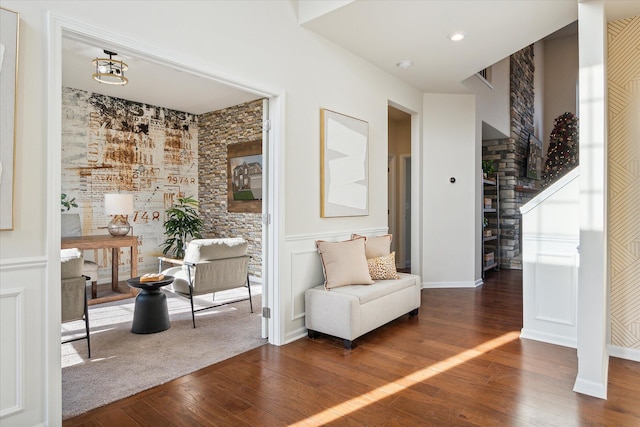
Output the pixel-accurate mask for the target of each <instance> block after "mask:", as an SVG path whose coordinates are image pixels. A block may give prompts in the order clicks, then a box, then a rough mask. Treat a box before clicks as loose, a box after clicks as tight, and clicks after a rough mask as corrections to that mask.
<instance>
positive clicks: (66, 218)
mask: <svg viewBox="0 0 640 427" xmlns="http://www.w3.org/2000/svg"><path fill="white" fill-rule="evenodd" d="M60 223H61V224H60V225H61V227H60V228H61V235H62V237H77V236H82V228H81V227H80V215H79V214H62V215H61V216H60ZM82 274H84V275H85V276H87V277H88V280H91V298H97V297H98V264H96V263H95V262H93V261H87V260H85V261H84V263H83V267H82Z"/></svg>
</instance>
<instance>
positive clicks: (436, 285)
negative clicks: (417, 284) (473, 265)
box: [422, 279, 482, 289]
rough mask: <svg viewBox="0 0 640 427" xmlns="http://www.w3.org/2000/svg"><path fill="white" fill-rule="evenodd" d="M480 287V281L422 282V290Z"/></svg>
mask: <svg viewBox="0 0 640 427" xmlns="http://www.w3.org/2000/svg"><path fill="white" fill-rule="evenodd" d="M480 285H482V280H481V279H479V280H476V281H475V282H422V289H438V288H477V287H478V286H480Z"/></svg>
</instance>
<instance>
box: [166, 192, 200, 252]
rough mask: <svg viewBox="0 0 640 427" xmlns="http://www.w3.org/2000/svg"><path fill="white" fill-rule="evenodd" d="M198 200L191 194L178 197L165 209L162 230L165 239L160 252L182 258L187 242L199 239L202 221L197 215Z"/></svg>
mask: <svg viewBox="0 0 640 427" xmlns="http://www.w3.org/2000/svg"><path fill="white" fill-rule="evenodd" d="M198 206H199V204H198V201H197V200H196V199H195V198H193V197H192V196H189V197H181V198H178V203H175V204H174V205H173V206H172V207H170V208H169V209H167V210H166V211H165V212H166V214H167V220H166V221H165V222H164V230H165V234H166V235H167V240H165V241H164V243H163V244H162V246H163V247H164V249H163V250H162V253H163V254H165V255H167V256H171V257H174V258H184V252H185V250H186V248H187V243H188V242H189V240H191V239H201V238H202V235H201V234H200V230H201V229H202V227H203V225H204V221H202V219H200V217H199V216H198V210H197V209H198Z"/></svg>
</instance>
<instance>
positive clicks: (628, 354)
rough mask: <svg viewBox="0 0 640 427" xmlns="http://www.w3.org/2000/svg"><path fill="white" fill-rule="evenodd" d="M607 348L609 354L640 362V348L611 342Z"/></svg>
mask: <svg viewBox="0 0 640 427" xmlns="http://www.w3.org/2000/svg"><path fill="white" fill-rule="evenodd" d="M607 350H608V351H609V356H613V357H617V358H620V359H627V360H633V361H634V362H640V350H638V349H635V348H627V347H619V346H617V345H611V344H609V345H608V346H607Z"/></svg>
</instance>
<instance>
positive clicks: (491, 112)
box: [462, 57, 511, 139]
mask: <svg viewBox="0 0 640 427" xmlns="http://www.w3.org/2000/svg"><path fill="white" fill-rule="evenodd" d="M509 62H510V58H509V57H507V58H505V59H503V60H502V61H500V62H496V63H495V64H493V65H492V66H491V87H489V86H487V84H486V83H484V82H483V81H482V80H480V78H478V77H477V76H476V75H473V76H471V77H469V78H468V79H466V80H465V81H463V82H462V83H463V84H464V85H465V86H466V87H467V88H469V89H471V90H472V91H473V93H474V94H475V95H476V111H477V113H478V115H477V120H479V121H480V122H485V123H487V124H488V125H490V126H491V127H493V128H494V129H495V130H497V131H499V132H500V133H502V134H503V135H504V136H503V138H507V137H509V136H510V135H511V98H510V93H511V89H510V81H509V74H510V70H511V66H510V65H509ZM488 139H495V138H493V137H491V138H488Z"/></svg>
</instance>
